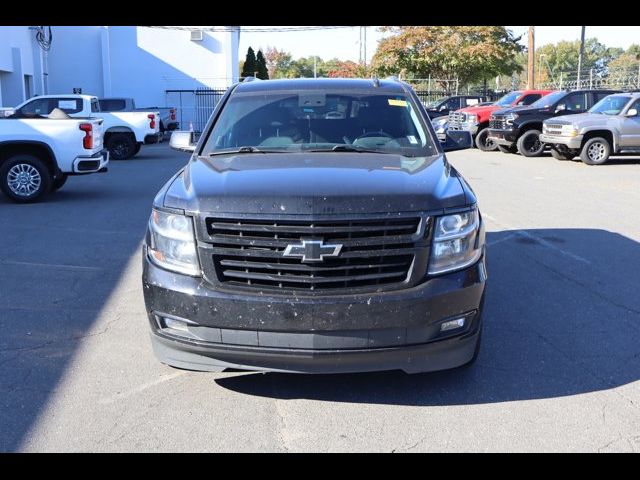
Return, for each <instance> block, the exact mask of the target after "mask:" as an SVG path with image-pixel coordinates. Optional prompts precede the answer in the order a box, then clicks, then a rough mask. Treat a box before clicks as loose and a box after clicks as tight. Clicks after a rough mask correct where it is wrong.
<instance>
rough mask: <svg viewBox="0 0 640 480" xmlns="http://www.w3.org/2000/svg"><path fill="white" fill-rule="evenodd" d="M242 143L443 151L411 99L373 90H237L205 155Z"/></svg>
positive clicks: (290, 148) (287, 148) (272, 147)
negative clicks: (435, 142)
mask: <svg viewBox="0 0 640 480" xmlns="http://www.w3.org/2000/svg"><path fill="white" fill-rule="evenodd" d="M337 146H341V147H338V148H336V147H337ZM240 147H254V148H256V149H258V150H261V151H269V152H273V151H277V152H300V151H341V150H342V151H344V150H346V149H347V148H348V149H349V150H367V151H375V152H380V153H395V154H400V155H404V156H407V157H417V156H430V155H436V154H438V148H437V146H436V145H435V144H434V142H433V140H432V138H431V136H430V134H429V132H428V131H427V129H426V128H425V126H424V124H423V122H422V121H421V120H420V116H419V113H418V111H417V110H416V109H415V108H414V106H413V103H412V101H411V100H410V99H409V98H407V97H406V96H405V95H403V94H393V95H392V94H388V93H386V94H385V93H376V94H371V92H370V91H367V92H362V93H361V92H354V91H348V92H344V91H343V92H331V91H326V90H323V91H319V90H306V91H298V92H290V91H287V92H283V91H273V92H247V93H236V94H235V95H232V96H231V97H230V99H229V101H228V102H227V104H226V105H225V106H224V108H223V109H222V112H221V113H220V116H219V117H218V120H217V121H216V123H215V125H214V127H213V130H212V131H211V134H210V135H209V137H208V139H207V141H206V144H205V146H204V149H203V151H202V155H211V154H217V153H223V152H224V151H225V150H229V151H230V152H231V151H234V150H238V149H239V148H240ZM334 149H335V150H334ZM245 151H247V150H246V149H245Z"/></svg>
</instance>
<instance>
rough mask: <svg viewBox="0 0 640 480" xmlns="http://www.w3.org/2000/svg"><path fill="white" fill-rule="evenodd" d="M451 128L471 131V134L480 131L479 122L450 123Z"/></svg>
mask: <svg viewBox="0 0 640 480" xmlns="http://www.w3.org/2000/svg"><path fill="white" fill-rule="evenodd" d="M449 130H461V131H463V132H471V135H473V136H475V135H476V133H478V124H477V123H461V124H459V125H455V124H454V125H451V124H449Z"/></svg>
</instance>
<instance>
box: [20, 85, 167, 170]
mask: <svg viewBox="0 0 640 480" xmlns="http://www.w3.org/2000/svg"><path fill="white" fill-rule="evenodd" d="M54 108H58V109H60V110H62V111H63V112H65V113H66V114H67V115H69V116H70V117H74V118H76V117H78V118H102V119H103V120H104V123H103V125H102V128H103V130H104V145H105V147H106V148H107V150H109V153H110V154H111V158H112V159H114V160H126V159H128V158H131V157H133V156H134V155H135V154H137V153H138V152H139V151H140V147H141V146H142V145H143V144H146V143H157V142H158V140H159V139H160V137H161V135H162V134H161V133H160V112H158V111H143V112H141V111H135V112H102V111H101V110H100V103H99V102H98V97H94V96H91V95H78V94H68V95H41V96H38V97H34V98H31V99H29V100H27V101H26V102H24V103H21V104H20V105H18V106H17V107H16V108H15V112H14V115H15V116H19V117H28V116H33V115H41V116H47V115H49V113H50V112H51V111H52V110H53V109H54Z"/></svg>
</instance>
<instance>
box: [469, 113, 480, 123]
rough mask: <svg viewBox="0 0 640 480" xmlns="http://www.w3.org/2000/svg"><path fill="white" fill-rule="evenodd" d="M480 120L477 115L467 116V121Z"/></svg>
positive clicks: (474, 121)
mask: <svg viewBox="0 0 640 480" xmlns="http://www.w3.org/2000/svg"><path fill="white" fill-rule="evenodd" d="M477 121H478V116H477V115H469V116H468V117H467V122H468V123H476V122H477Z"/></svg>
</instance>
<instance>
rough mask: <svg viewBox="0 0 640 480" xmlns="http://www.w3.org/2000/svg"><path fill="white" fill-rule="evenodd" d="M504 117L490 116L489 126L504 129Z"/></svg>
mask: <svg viewBox="0 0 640 480" xmlns="http://www.w3.org/2000/svg"><path fill="white" fill-rule="evenodd" d="M505 125H506V122H505V119H504V117H491V119H490V120H489V128H494V129H496V130H504V129H505Z"/></svg>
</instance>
